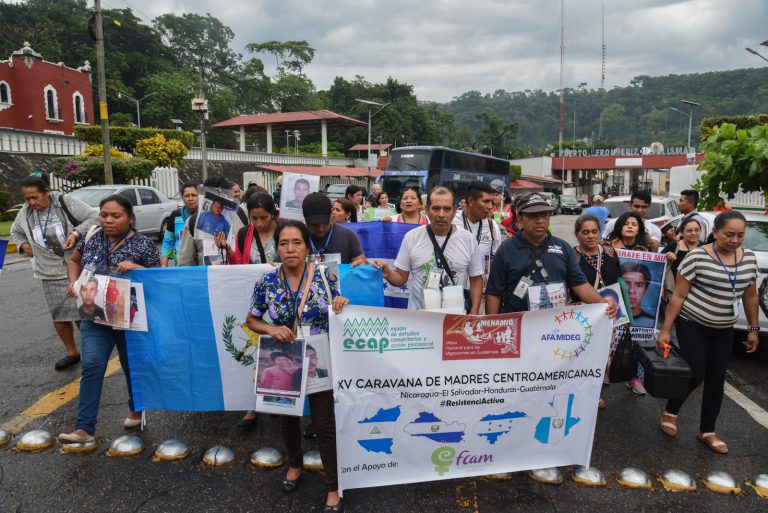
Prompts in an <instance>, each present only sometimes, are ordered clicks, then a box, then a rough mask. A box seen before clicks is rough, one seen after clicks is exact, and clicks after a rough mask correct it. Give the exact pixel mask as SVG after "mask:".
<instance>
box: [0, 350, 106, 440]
mask: <svg viewBox="0 0 768 513" xmlns="http://www.w3.org/2000/svg"><path fill="white" fill-rule="evenodd" d="M119 369H120V360H119V359H118V358H117V357H114V358H112V359H111V360H110V361H109V364H108V365H107V372H105V373H104V377H105V378H108V377H109V376H111V375H112V374H114V373H115V372H117V371H118V370H119ZM79 394H80V378H77V379H76V380H74V381H72V382H71V383H69V384H67V385H64V386H63V387H61V388H59V389H58V390H54V391H53V392H50V393H47V394H45V395H44V396H42V397H41V398H40V399H38V400H37V401H36V402H35V404H33V405H32V406H30V407H29V408H27V409H26V410H24V411H23V412H21V414H19V415H18V416H17V417H15V418H13V419H11V420H9V421H8V422H6V423H5V424H3V425H2V426H0V427H2V428H3V429H7V430H8V431H10V432H11V433H13V434H15V435H16V434H19V432H20V431H21V430H22V429H24V427H25V426H26V425H27V424H29V423H30V422H32V421H33V420H37V419H39V418H42V417H45V416H46V415H50V414H51V413H53V412H55V411H56V410H58V409H59V408H61V407H62V406H64V405H65V404H67V403H68V402H69V401H71V400H72V399H74V398H75V397H77V396H78V395H79Z"/></svg>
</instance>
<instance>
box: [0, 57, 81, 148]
mask: <svg viewBox="0 0 768 513" xmlns="http://www.w3.org/2000/svg"><path fill="white" fill-rule="evenodd" d="M93 123H94V113H93V95H92V92H91V65H90V63H89V62H88V61H85V63H84V64H83V65H82V66H80V67H79V68H76V69H75V68H70V67H67V66H65V65H64V63H63V62H59V63H53V62H48V61H46V60H44V59H43V57H42V55H40V54H39V53H37V52H35V51H34V50H33V49H32V47H30V45H29V43H27V42H25V43H24V46H23V47H22V48H21V50H18V51H15V52H13V53H12V54H11V56H10V57H9V58H8V59H7V60H2V61H0V128H12V129H16V130H27V131H31V132H44V133H50V134H61V135H72V133H73V131H74V128H75V126H77V125H90V124H93Z"/></svg>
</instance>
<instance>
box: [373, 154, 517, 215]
mask: <svg viewBox="0 0 768 513" xmlns="http://www.w3.org/2000/svg"><path fill="white" fill-rule="evenodd" d="M475 180H482V181H484V182H487V183H489V184H491V186H492V187H494V188H497V187H499V186H501V187H503V189H505V190H506V189H507V187H509V161H508V160H504V159H500V158H497V157H491V156H490V155H481V154H479V153H469V152H466V151H459V150H454V149H451V148H445V147H443V146H405V147H401V148H395V149H393V150H392V151H391V152H390V155H389V162H388V163H387V168H386V169H385V170H384V176H383V177H382V178H381V179H380V182H381V183H382V189H383V190H384V191H385V192H386V193H387V195H388V196H389V198H390V201H392V200H394V201H393V203H395V204H396V205H397V204H399V198H400V192H401V191H402V190H403V188H404V187H409V186H412V187H417V188H418V189H419V190H420V191H421V192H422V193H425V192H427V191H429V190H430V189H432V187H434V186H436V185H443V186H445V187H448V188H449V189H451V190H452V191H453V193H454V195H455V196H456V201H457V202H458V201H459V200H460V199H461V198H463V197H464V193H465V191H466V189H467V184H468V183H469V182H473V181H475Z"/></svg>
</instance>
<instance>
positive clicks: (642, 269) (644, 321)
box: [619, 262, 656, 328]
mask: <svg viewBox="0 0 768 513" xmlns="http://www.w3.org/2000/svg"><path fill="white" fill-rule="evenodd" d="M619 275H620V276H621V278H622V279H623V280H624V281H625V282H626V284H627V293H628V294H629V306H630V308H632V317H633V318H634V323H632V326H635V327H639V328H654V327H656V317H655V315H654V314H649V313H648V312H646V311H645V310H643V309H642V304H643V300H644V299H645V295H646V294H647V293H648V286H649V284H650V282H651V271H650V270H649V269H648V267H647V266H645V265H643V264H641V263H638V262H624V263H623V264H621V266H619ZM654 312H655V309H654Z"/></svg>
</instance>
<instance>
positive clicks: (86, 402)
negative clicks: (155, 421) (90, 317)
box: [75, 321, 134, 435]
mask: <svg viewBox="0 0 768 513" xmlns="http://www.w3.org/2000/svg"><path fill="white" fill-rule="evenodd" d="M80 333H81V343H80V345H81V349H80V353H81V355H82V365H83V377H82V379H81V380H80V402H79V404H78V405H77V426H76V428H75V429H82V430H83V431H85V432H86V433H88V434H89V435H93V434H94V433H95V432H96V416H97V414H98V413H99V403H100V402H101V389H102V387H103V385H104V373H105V372H106V371H107V364H108V363H109V357H110V356H111V355H112V349H113V348H114V347H115V346H117V354H118V356H119V358H120V366H121V367H122V368H123V373H124V374H125V382H126V384H127V385H128V407H129V408H130V410H131V411H134V410H133V396H132V393H131V375H130V372H129V370H128V354H127V350H126V345H125V332H123V331H119V330H113V329H112V328H110V327H109V326H103V325H100V324H94V323H92V322H90V321H82V322H81V323H80Z"/></svg>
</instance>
